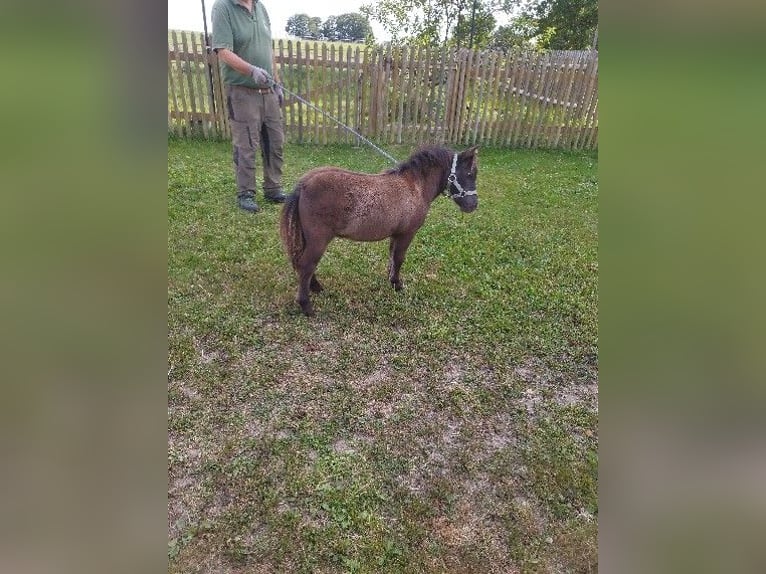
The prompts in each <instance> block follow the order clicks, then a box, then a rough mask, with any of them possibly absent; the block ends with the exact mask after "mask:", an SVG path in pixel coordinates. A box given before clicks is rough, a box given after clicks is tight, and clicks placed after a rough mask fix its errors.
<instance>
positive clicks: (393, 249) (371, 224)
mask: <svg viewBox="0 0 766 574" xmlns="http://www.w3.org/2000/svg"><path fill="white" fill-rule="evenodd" d="M477 159H478V151H477V148H476V147H475V146H474V147H472V148H470V149H468V150H465V151H463V152H455V151H452V150H450V149H447V148H445V147H442V146H429V147H424V148H421V149H420V150H418V151H417V152H415V153H413V154H412V155H411V156H410V157H409V159H407V160H405V161H403V162H402V163H400V164H399V165H397V166H396V167H395V168H393V169H390V170H388V171H385V172H383V173H379V174H366V173H356V172H352V171H347V170H344V169H341V168H339V167H319V168H316V169H313V170H311V171H309V172H308V173H306V174H305V175H304V176H303V177H301V179H300V180H299V181H298V183H297V184H296V185H295V190H294V192H293V193H292V195H290V197H289V198H288V199H287V201H286V202H285V205H284V207H283V208H282V215H281V220H280V228H279V231H280V235H281V237H282V243H283V245H284V247H285V250H286V251H287V255H288V256H289V257H290V260H291V261H292V264H293V268H294V269H295V271H296V273H297V274H298V295H297V297H296V301H297V302H298V304H299V305H300V306H301V309H302V310H303V313H304V314H306V315H309V316H310V315H313V314H314V309H313V307H312V305H311V300H310V299H309V291H313V292H314V293H318V292H320V291H321V290H322V285H321V284H320V283H319V281H318V280H317V278H316V275H315V274H314V271H315V270H316V268H317V265H318V264H319V260H320V259H321V258H322V255H323V254H324V252H325V250H326V249H327V245H328V244H329V243H330V241H332V240H333V239H334V238H335V237H344V238H346V239H354V240H357V241H380V240H382V239H385V238H387V237H390V238H391V239H390V243H389V254H390V256H389V263H388V280H389V281H390V282H391V284H392V285H393V286H394V289H396V290H397V291H399V290H400V289H402V287H403V285H402V280H401V278H400V277H399V269H400V268H401V266H402V263H403V262H404V255H405V253H406V252H407V248H408V247H409V246H410V242H411V241H412V238H413V237H414V236H415V233H416V232H417V231H418V229H420V227H421V226H422V225H423V222H424V221H425V218H426V215H427V213H428V210H429V208H430V207H431V202H433V200H434V199H436V198H437V197H438V196H439V194H440V193H441V192H442V191H443V192H444V193H445V195H447V196H448V197H451V198H452V199H453V200H454V201H455V203H457V205H458V206H459V207H460V209H461V211H464V212H465V213H470V212H471V211H473V210H474V209H476V206H477V205H478V197H477V195H476V175H477V172H478V163H477Z"/></svg>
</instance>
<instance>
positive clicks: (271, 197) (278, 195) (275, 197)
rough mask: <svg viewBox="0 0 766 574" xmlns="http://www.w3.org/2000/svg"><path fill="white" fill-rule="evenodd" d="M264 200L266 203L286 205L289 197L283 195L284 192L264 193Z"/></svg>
mask: <svg viewBox="0 0 766 574" xmlns="http://www.w3.org/2000/svg"><path fill="white" fill-rule="evenodd" d="M263 198H264V199H265V200H266V201H270V202H272V203H284V202H285V200H286V199H287V196H286V195H285V194H284V193H282V190H277V191H272V192H268V193H267V192H265V191H264V192H263Z"/></svg>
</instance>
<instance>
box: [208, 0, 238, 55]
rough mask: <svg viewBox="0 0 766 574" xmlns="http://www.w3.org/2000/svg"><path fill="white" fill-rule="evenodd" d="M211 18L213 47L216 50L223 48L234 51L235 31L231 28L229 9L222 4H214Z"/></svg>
mask: <svg viewBox="0 0 766 574" xmlns="http://www.w3.org/2000/svg"><path fill="white" fill-rule="evenodd" d="M210 18H211V20H212V24H213V38H212V42H211V44H212V45H211V48H213V50H216V51H217V50H220V49H221V48H224V49H226V50H231V51H234V33H233V31H232V29H231V22H230V21H229V14H228V13H227V11H226V10H224V9H223V8H221V7H220V5H215V6H213V10H212V13H211V14H210Z"/></svg>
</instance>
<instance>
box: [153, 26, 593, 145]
mask: <svg viewBox="0 0 766 574" xmlns="http://www.w3.org/2000/svg"><path fill="white" fill-rule="evenodd" d="M274 54H275V56H276V61H277V66H278V67H279V74H280V77H281V79H282V82H283V84H284V86H285V88H286V90H287V91H288V93H287V94H286V97H285V104H284V110H283V114H284V121H285V135H286V137H287V141H289V142H291V143H316V144H328V143H354V142H355V140H357V139H358V138H357V137H356V136H355V135H354V134H352V133H350V132H349V131H347V130H345V129H343V127H341V126H340V125H338V124H337V123H336V122H335V121H333V119H331V118H335V119H337V120H338V121H340V122H342V123H343V124H345V125H347V126H349V127H350V128H352V129H354V130H355V131H357V132H358V133H360V134H361V135H363V136H364V137H366V138H369V139H371V140H372V141H375V142H377V143H379V144H387V143H389V144H413V145H415V144H420V143H425V142H428V143H443V144H446V145H455V146H460V145H473V144H480V145H488V146H497V147H524V148H556V149H596V148H597V147H598V53H597V52H595V51H582V52H555V51H554V52H545V53H531V52H524V53H515V54H510V55H504V54H502V53H500V52H491V51H476V50H467V49H438V50H437V49H431V48H422V47H408V46H395V47H391V46H388V47H386V48H382V47H377V48H367V47H365V46H363V45H353V44H351V45H349V44H332V43H323V42H313V43H312V42H301V41H297V42H293V41H292V40H275V41H274ZM296 95H297V96H298V97H296ZM299 98H300V99H299ZM301 99H303V100H305V101H307V102H310V103H311V104H312V105H313V106H315V107H316V108H318V110H317V109H314V108H312V107H311V106H309V105H307V104H306V103H305V102H303V101H301ZM223 103H224V89H223V84H222V81H221V75H220V72H219V68H218V59H217V57H216V55H215V53H212V52H211V53H208V52H207V49H206V47H205V44H204V41H203V39H202V34H199V33H192V32H177V31H169V33H168V131H169V133H173V134H175V135H177V136H198V137H205V138H228V137H229V136H230V132H229V125H228V120H227V116H226V113H225V109H226V106H225V105H223ZM328 116H329V117H328Z"/></svg>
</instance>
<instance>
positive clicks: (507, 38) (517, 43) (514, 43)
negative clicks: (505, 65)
mask: <svg viewBox="0 0 766 574" xmlns="http://www.w3.org/2000/svg"><path fill="white" fill-rule="evenodd" d="M536 35H537V21H535V20H532V19H531V18H529V17H528V16H519V17H517V18H514V19H513V20H511V21H510V22H509V23H508V25H506V26H498V27H497V29H496V30H495V31H494V32H493V33H492V37H491V39H490V41H489V45H488V46H487V47H488V48H490V49H491V50H499V51H501V52H504V53H506V54H507V53H508V52H510V51H512V50H514V49H529V48H532V47H533V44H532V42H531V41H530V40H531V39H532V38H534V37H535V36H536Z"/></svg>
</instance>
